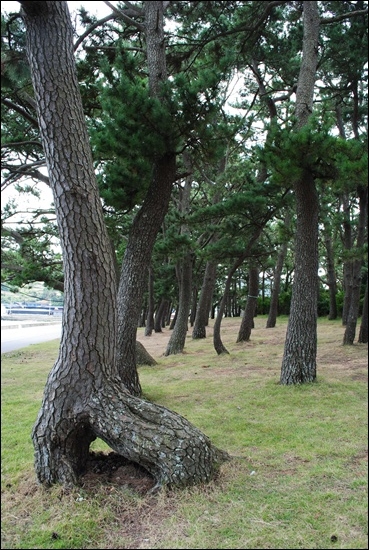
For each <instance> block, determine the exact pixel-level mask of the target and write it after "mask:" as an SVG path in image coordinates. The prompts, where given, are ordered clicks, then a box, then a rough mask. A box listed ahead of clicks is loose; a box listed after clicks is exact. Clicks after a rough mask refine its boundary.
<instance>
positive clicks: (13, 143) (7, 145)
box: [1, 141, 42, 149]
mask: <svg viewBox="0 0 369 550" xmlns="http://www.w3.org/2000/svg"><path fill="white" fill-rule="evenodd" d="M21 145H23V146H24V145H39V146H40V147H42V144H41V143H40V142H39V141H11V142H9V143H2V144H1V148H2V149H12V148H13V147H19V146H21Z"/></svg>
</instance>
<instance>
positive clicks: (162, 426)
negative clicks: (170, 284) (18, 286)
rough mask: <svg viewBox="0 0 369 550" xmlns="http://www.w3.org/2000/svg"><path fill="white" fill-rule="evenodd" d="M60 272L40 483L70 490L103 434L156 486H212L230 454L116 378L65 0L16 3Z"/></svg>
mask: <svg viewBox="0 0 369 550" xmlns="http://www.w3.org/2000/svg"><path fill="white" fill-rule="evenodd" d="M21 4H22V8H23V9H22V14H23V18H24V22H25V26H26V31H27V32H26V34H27V54H28V59H29V63H30V67H31V74H32V80H33V86H34V90H35V97H36V102H37V110H38V121H39V126H40V133H41V139H42V144H43V147H44V151H45V157H46V162H47V167H48V171H49V177H50V185H51V188H52V190H53V195H54V201H55V207H56V212H57V221H58V226H59V231H60V242H61V247H62V251H63V255H64V267H65V273H64V278H65V302H64V304H65V307H64V316H63V331H62V337H61V343H60V349H59V355H58V358H57V360H56V363H55V365H54V367H53V368H52V370H51V372H50V374H49V377H48V380H47V383H46V386H45V390H44V396H43V401H42V406H41V409H40V412H39V415H38V418H37V420H36V423H35V425H34V428H33V431H32V439H33V444H34V449H35V469H36V474H37V477H38V480H39V481H40V482H41V483H44V484H45V485H50V484H52V483H57V482H59V483H63V484H67V485H70V484H76V483H78V479H79V475H80V474H81V473H83V471H84V469H85V467H86V463H87V459H88V456H89V446H90V443H91V442H92V441H93V440H94V439H96V437H100V438H101V439H103V440H104V441H105V442H106V443H107V444H108V445H110V446H111V447H112V449H114V450H115V451H116V452H118V453H120V454H122V455H124V456H125V457H126V458H128V459H130V460H133V461H135V462H137V463H139V464H141V465H142V466H143V467H145V468H146V469H147V470H148V471H149V472H150V473H151V474H152V475H153V476H154V477H155V478H156V480H157V483H158V484H159V485H162V484H169V485H186V484H190V483H194V482H197V481H207V480H209V479H210V478H211V477H212V476H213V474H214V472H215V471H216V470H217V468H218V466H219V464H220V463H221V462H222V461H224V460H225V459H226V458H227V455H226V454H225V453H224V452H223V451H220V450H218V449H217V448H216V447H214V446H213V445H212V444H211V442H210V441H209V439H208V438H207V437H206V436H205V435H204V434H202V433H201V432H200V431H199V430H198V429H197V428H195V427H194V426H193V425H192V424H190V423H189V422H188V421H187V420H186V419H185V418H183V417H182V416H180V415H177V414H176V413H174V412H171V411H169V410H168V409H166V408H164V407H160V406H158V405H155V404H153V403H149V402H147V401H144V400H141V399H139V398H137V397H134V396H132V395H130V393H129V392H128V390H127V389H126V388H125V387H124V385H123V384H122V381H121V379H120V378H119V375H118V369H117V364H116V361H115V350H116V324H117V323H116V277H115V271H114V262H113V258H112V255H111V249H110V246H109V240H108V235H107V232H106V228H105V224H104V220H103V213H102V206H101V202H100V198H99V194H98V189H97V184H96V179H95V175H94V168H93V162H92V156H91V150H90V147H89V142H88V136H87V130H86V125H85V121H84V117H83V108H82V102H81V97H80V93H79V86H78V80H77V76H76V70H75V63H74V57H73V28H72V24H71V20H70V16H69V12H68V7H67V3H66V2H34V1H32V2H21Z"/></svg>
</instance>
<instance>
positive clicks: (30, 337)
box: [1, 324, 61, 353]
mask: <svg viewBox="0 0 369 550" xmlns="http://www.w3.org/2000/svg"><path fill="white" fill-rule="evenodd" d="M17 327H18V328H7V330H2V331H1V353H6V352H8V351H14V350H16V349H20V348H25V347H26V346H29V345H30V344H40V343H41V342H47V341H49V340H55V339H56V338H60V336H61V324H57V325H55V324H54V325H40V326H31V327H22V328H19V327H20V324H18V325H17Z"/></svg>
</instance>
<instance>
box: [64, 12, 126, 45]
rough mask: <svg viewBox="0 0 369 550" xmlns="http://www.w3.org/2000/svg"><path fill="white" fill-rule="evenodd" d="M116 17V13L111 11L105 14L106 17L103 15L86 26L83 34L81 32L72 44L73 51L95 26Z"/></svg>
mask: <svg viewBox="0 0 369 550" xmlns="http://www.w3.org/2000/svg"><path fill="white" fill-rule="evenodd" d="M116 17H117V15H116V14H115V13H111V14H110V15H107V16H106V17H103V18H102V19H99V20H98V21H96V23H94V24H93V25H91V26H90V27H88V29H86V31H85V32H84V33H83V34H81V36H80V37H79V38H78V40H76V43H75V44H74V47H73V49H74V51H76V50H77V49H78V47H79V46H80V44H82V42H83V41H84V39H85V38H86V37H87V36H88V35H89V34H91V33H92V31H94V30H95V29H97V27H99V26H100V25H104V23H106V22H107V21H110V20H111V19H116Z"/></svg>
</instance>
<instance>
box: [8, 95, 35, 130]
mask: <svg viewBox="0 0 369 550" xmlns="http://www.w3.org/2000/svg"><path fill="white" fill-rule="evenodd" d="M1 103H3V105H6V106H7V107H9V108H10V109H13V111H16V112H17V113H19V114H20V115H22V116H23V117H24V118H25V119H26V120H28V122H30V123H31V124H32V126H33V127H34V128H37V129H38V122H37V119H36V118H35V117H33V116H32V115H31V114H30V113H28V112H27V111H26V109H24V108H23V107H21V106H20V105H17V104H16V103H14V102H13V101H11V100H10V99H7V98H6V97H4V98H2V99H1Z"/></svg>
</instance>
